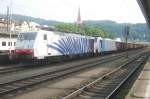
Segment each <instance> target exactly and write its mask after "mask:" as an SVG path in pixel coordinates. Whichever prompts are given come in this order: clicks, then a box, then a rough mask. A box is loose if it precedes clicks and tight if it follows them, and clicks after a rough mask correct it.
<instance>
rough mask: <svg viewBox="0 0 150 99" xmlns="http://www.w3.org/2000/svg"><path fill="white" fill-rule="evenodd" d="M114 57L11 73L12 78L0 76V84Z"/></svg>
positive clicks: (83, 60) (96, 58) (7, 75)
mask: <svg viewBox="0 0 150 99" xmlns="http://www.w3.org/2000/svg"><path fill="white" fill-rule="evenodd" d="M113 55H114V54H112V55H106V56H104V57H94V58H92V59H82V60H77V61H72V62H67V63H62V64H56V65H49V66H46V67H40V68H34V69H27V70H24V71H17V72H13V73H11V76H10V74H6V75H0V83H5V82H10V81H14V80H18V79H21V78H26V77H30V76H33V75H39V74H43V73H46V72H50V71H56V70H60V69H62V68H67V67H73V66H76V65H80V64H84V63H87V62H92V61H95V60H100V59H103V58H106V57H110V56H113Z"/></svg>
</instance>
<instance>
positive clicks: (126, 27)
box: [124, 25, 130, 58]
mask: <svg viewBox="0 0 150 99" xmlns="http://www.w3.org/2000/svg"><path fill="white" fill-rule="evenodd" d="M129 30H130V28H129V26H128V25H125V27H124V36H125V42H126V58H128V52H127V49H128V36H129Z"/></svg>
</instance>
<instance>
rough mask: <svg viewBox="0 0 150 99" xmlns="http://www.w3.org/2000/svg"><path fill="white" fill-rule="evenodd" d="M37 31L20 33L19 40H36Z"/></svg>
mask: <svg viewBox="0 0 150 99" xmlns="http://www.w3.org/2000/svg"><path fill="white" fill-rule="evenodd" d="M36 35H37V33H36V32H33V33H20V34H19V35H18V40H35V37H36Z"/></svg>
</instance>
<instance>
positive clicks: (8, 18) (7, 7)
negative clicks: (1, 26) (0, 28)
mask: <svg viewBox="0 0 150 99" xmlns="http://www.w3.org/2000/svg"><path fill="white" fill-rule="evenodd" d="M6 19H7V32H8V33H9V7H8V6H7V18H6Z"/></svg>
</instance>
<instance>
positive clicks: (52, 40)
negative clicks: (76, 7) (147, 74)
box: [15, 30, 145, 62]
mask: <svg viewBox="0 0 150 99" xmlns="http://www.w3.org/2000/svg"><path fill="white" fill-rule="evenodd" d="M143 47H145V45H143V44H133V43H128V44H126V43H125V42H119V41H115V40H112V39H105V38H101V37H91V36H84V35H81V34H75V33H64V32H59V31H45V30H40V31H38V32H26V33H19V35H18V38H17V42H16V48H15V54H16V60H18V61H21V62H49V61H54V60H68V59H73V58H79V57H84V56H86V57H87V56H93V55H100V54H103V53H110V52H117V51H122V50H125V49H133V48H134V49H135V48H143Z"/></svg>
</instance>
